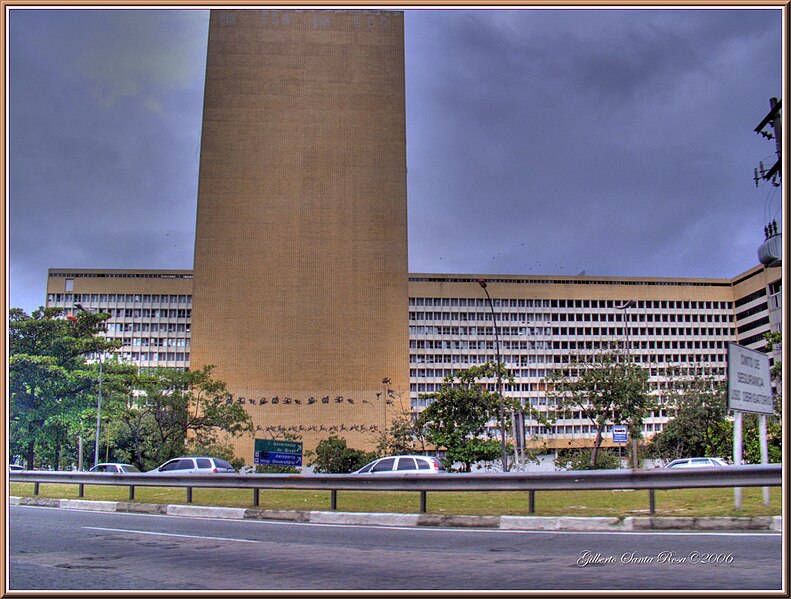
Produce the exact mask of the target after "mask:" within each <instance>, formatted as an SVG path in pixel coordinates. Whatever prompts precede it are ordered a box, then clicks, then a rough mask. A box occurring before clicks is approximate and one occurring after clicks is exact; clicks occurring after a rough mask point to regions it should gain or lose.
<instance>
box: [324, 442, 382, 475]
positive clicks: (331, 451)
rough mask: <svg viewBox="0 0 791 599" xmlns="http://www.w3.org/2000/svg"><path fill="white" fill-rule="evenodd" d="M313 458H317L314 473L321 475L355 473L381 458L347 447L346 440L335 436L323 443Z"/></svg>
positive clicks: (374, 454)
mask: <svg viewBox="0 0 791 599" xmlns="http://www.w3.org/2000/svg"><path fill="white" fill-rule="evenodd" d="M311 456H315V458H314V459H313V461H312V462H311V466H313V470H314V472H318V473H321V474H343V473H348V472H354V471H355V470H358V469H360V468H362V467H363V466H365V465H366V464H367V463H368V462H370V461H371V460H375V459H376V458H377V457H379V456H378V455H377V454H376V453H369V452H366V451H363V450H361V449H353V448H351V447H347V446H346V439H344V438H343V437H334V436H333V437H328V438H327V439H324V440H323V441H321V442H320V443H319V444H318V445H317V446H316V450H315V451H314V452H312V454H311Z"/></svg>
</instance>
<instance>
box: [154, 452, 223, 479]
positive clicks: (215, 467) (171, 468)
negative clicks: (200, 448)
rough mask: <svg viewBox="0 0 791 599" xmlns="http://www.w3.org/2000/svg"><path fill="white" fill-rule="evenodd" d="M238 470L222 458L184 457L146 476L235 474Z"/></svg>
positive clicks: (169, 462) (174, 459)
mask: <svg viewBox="0 0 791 599" xmlns="http://www.w3.org/2000/svg"><path fill="white" fill-rule="evenodd" d="M235 472H236V468H234V467H233V466H231V465H230V464H229V463H228V462H226V461H225V460H223V459H221V458H213V457H209V456H182V457H180V458H173V459H172V460H168V461H167V462H165V463H164V464H162V465H161V466H160V467H159V468H155V469H154V470H149V471H148V472H147V473H146V474H149V473H150V474H172V475H174V476H181V475H182V474H225V473H228V474H234V473H235Z"/></svg>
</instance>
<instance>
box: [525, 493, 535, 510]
mask: <svg viewBox="0 0 791 599" xmlns="http://www.w3.org/2000/svg"><path fill="white" fill-rule="evenodd" d="M527 493H528V496H529V498H530V506H529V507H528V509H527V513H528V514H535V513H536V492H535V491H534V490H532V489H530V490H529V491H528V492H527Z"/></svg>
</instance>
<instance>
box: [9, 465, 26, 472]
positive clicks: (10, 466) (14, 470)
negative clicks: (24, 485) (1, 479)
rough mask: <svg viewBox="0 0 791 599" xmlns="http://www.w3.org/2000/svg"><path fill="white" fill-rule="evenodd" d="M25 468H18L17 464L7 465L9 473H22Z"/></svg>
mask: <svg viewBox="0 0 791 599" xmlns="http://www.w3.org/2000/svg"><path fill="white" fill-rule="evenodd" d="M24 469H25V468H24V467H23V466H20V465H19V464H9V465H8V470H9V472H22V471H23V470H24Z"/></svg>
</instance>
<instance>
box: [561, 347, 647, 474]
mask: <svg viewBox="0 0 791 599" xmlns="http://www.w3.org/2000/svg"><path fill="white" fill-rule="evenodd" d="M545 381H546V383H547V384H548V388H549V389H550V396H551V398H552V399H553V400H554V406H553V408H554V411H555V414H556V416H555V419H556V418H557V417H567V416H568V415H569V412H581V413H582V415H583V417H585V418H587V419H588V420H590V422H591V424H592V425H593V428H594V429H595V430H596V437H595V438H594V441H593V450H592V451H591V454H590V465H591V467H592V468H596V465H597V460H598V456H599V450H600V448H601V444H602V441H603V439H604V436H603V435H604V430H605V429H606V428H607V427H608V426H612V425H615V424H626V426H627V427H628V430H629V435H630V437H631V438H632V440H633V442H635V441H637V440H638V439H640V438H641V437H642V429H643V421H644V419H645V417H646V415H647V414H648V413H649V412H650V411H651V409H653V407H654V400H653V398H652V397H651V396H650V395H649V393H648V370H646V369H645V368H642V367H640V366H639V365H637V364H635V363H633V362H632V361H631V360H629V358H628V356H623V355H622V354H621V353H620V352H618V351H617V350H613V351H605V352H601V353H596V354H591V355H585V356H575V357H573V358H572V359H571V361H570V362H569V363H568V364H565V365H563V366H562V367H560V368H556V369H555V370H553V371H552V372H551V373H550V375H549V376H547V377H546V379H545ZM634 453H635V454H636V451H635V452H634ZM633 461H634V463H635V467H637V466H636V464H637V458H636V456H634V454H633Z"/></svg>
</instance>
